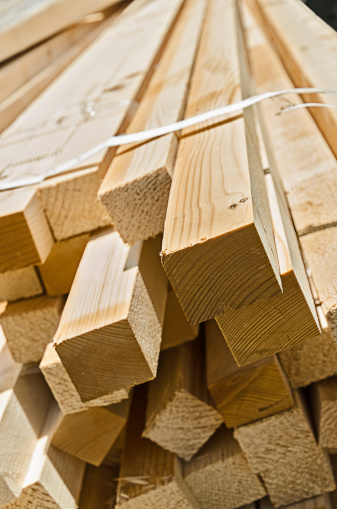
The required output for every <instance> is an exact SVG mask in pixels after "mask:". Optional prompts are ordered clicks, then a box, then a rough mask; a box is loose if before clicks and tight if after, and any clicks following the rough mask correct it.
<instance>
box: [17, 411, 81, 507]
mask: <svg viewBox="0 0 337 509" xmlns="http://www.w3.org/2000/svg"><path fill="white" fill-rule="evenodd" d="M58 413H59V409H58V406H57V403H56V402H53V404H52V405H51V408H50V411H49V414H48V416H47V419H46V421H45V423H44V426H43V429H42V431H41V435H40V438H39V440H38V441H37V444H36V447H35V449H34V451H33V454H32V456H31V461H30V463H29V467H28V470H27V473H26V476H25V478H24V480H23V484H22V491H21V494H20V496H19V497H18V499H17V500H16V505H15V507H17V508H20V509H26V508H27V507H32V508H34V509H38V508H40V507H45V508H49V507H58V508H60V509H76V508H77V501H78V498H79V494H80V489H81V485H82V480H83V475H84V468H85V463H84V462H83V461H81V460H79V459H77V458H74V457H72V456H70V455H69V454H66V453H64V452H62V451H59V450H58V449H56V448H54V447H53V446H51V445H50V439H51V436H52V433H53V430H54V427H55V426H56V423H57V416H58Z"/></svg>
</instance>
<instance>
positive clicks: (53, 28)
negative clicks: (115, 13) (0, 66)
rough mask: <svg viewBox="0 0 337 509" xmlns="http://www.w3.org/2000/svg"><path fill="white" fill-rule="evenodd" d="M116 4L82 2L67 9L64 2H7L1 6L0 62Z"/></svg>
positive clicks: (100, 0)
mask: <svg viewBox="0 0 337 509" xmlns="http://www.w3.org/2000/svg"><path fill="white" fill-rule="evenodd" d="M117 1H118V0H98V1H97V2H95V5H93V4H92V3H91V2H90V1H89V0H81V1H80V2H76V4H72V5H71V6H70V8H69V5H68V3H67V2H66V1H65V0H61V1H55V0H38V2H34V3H31V2H29V1H27V0H21V1H20V0H19V1H9V2H6V5H2V6H1V23H0V45H1V52H0V61H3V60H6V59H8V58H9V57H11V56H13V55H16V54H17V53H20V52H21V51H23V50H25V49H26V48H29V47H30V46H33V45H35V44H36V43H38V42H40V41H42V40H43V39H47V38H48V37H50V36H51V35H53V34H55V33H57V32H59V31H60V30H63V29H64V28H66V27H68V26H70V25H72V24H74V23H76V22H78V21H80V20H81V18H83V17H84V16H86V15H88V14H90V13H92V12H98V11H100V10H103V9H106V8H107V7H110V6H111V5H113V4H115V3H117Z"/></svg>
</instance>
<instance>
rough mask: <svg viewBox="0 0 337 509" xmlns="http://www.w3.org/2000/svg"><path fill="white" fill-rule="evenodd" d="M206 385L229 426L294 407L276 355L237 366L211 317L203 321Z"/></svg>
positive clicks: (235, 425) (239, 424)
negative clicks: (209, 319) (210, 319)
mask: <svg viewBox="0 0 337 509" xmlns="http://www.w3.org/2000/svg"><path fill="white" fill-rule="evenodd" d="M205 334H206V361H207V387H208V390H209V391H210V393H211V396H212V398H213V400H214V402H215V404H216V405H217V408H218V411H219V412H220V414H221V415H222V418H223V420H224V422H225V424H226V426H227V427H228V428H234V427H237V426H242V425H243V424H248V423H249V422H253V421H256V420H259V419H263V418H265V417H268V416H270V415H274V414H276V413H278V412H283V411H285V410H289V409H290V408H292V407H293V406H294V402H293V397H292V393H291V390H290V387H289V383H288V381H287V379H286V377H285V374H284V372H283V369H282V366H281V365H280V363H279V361H278V359H277V357H276V356H275V355H274V356H272V357H266V358H265V359H262V360H259V361H256V362H253V363H251V364H249V365H248V366H244V367H238V366H237V364H236V362H235V360H234V358H233V356H232V354H231V352H230V350H229V348H228V346H227V344H226V341H225V339H224V338H223V336H222V334H221V332H220V330H219V328H218V326H217V324H216V323H215V321H214V320H212V321H209V322H206V328H205Z"/></svg>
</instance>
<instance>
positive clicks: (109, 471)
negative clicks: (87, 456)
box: [78, 465, 118, 509]
mask: <svg viewBox="0 0 337 509" xmlns="http://www.w3.org/2000/svg"><path fill="white" fill-rule="evenodd" d="M117 477H118V467H107V466H105V465H102V466H100V467H94V466H92V465H87V467H86V469H85V475H84V479H83V487H82V490H81V496H80V501H79V505H78V507H79V509H93V508H97V509H99V508H102V509H110V508H112V507H114V506H115V503H116V489H117V481H116V480H115V479H117Z"/></svg>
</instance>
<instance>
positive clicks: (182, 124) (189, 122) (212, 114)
mask: <svg viewBox="0 0 337 509" xmlns="http://www.w3.org/2000/svg"><path fill="white" fill-rule="evenodd" d="M286 94H332V95H337V91H335V90H327V89H322V88H313V87H305V88H293V89H290V90H278V91H275V92H265V93H263V94H258V95H254V96H252V97H248V98H247V99H243V100H242V101H238V102H236V103H233V104H228V105H226V106H223V107H221V108H217V109H215V110H211V111H206V112H205V113H201V114H199V115H195V116H194V117H190V118H186V119H185V120H180V121H179V122H174V123H173V124H168V125H165V126H161V127H156V128H154V129H148V130H146V131H140V132H137V133H130V134H119V135H117V136H112V137H110V138H108V139H106V140H104V141H102V142H101V143H99V144H98V145H96V146H95V147H93V148H91V149H90V150H87V151H86V152H83V153H82V154H80V155H78V156H76V157H74V158H72V159H70V160H68V161H66V162H65V163H62V164H59V165H57V166H55V167H54V168H52V169H51V170H49V171H48V172H47V173H46V174H45V175H37V176H31V177H27V178H21V179H18V180H14V181H13V180H12V181H10V182H8V183H6V182H2V183H1V184H0V191H6V190H10V189H16V188H19V187H25V186H30V185H35V184H39V183H41V182H43V181H44V180H46V179H48V178H51V177H55V176H57V175H60V174H62V173H68V172H71V171H77V170H78V169H79V168H78V166H79V164H80V163H82V162H83V161H85V160H86V159H88V158H89V157H91V156H93V155H95V154H97V153H98V152H100V151H101V150H103V149H105V148H111V147H118V146H120V145H127V144H130V143H137V142H143V141H147V140H151V139H153V138H158V137H159V136H163V135H165V134H170V133H174V132H177V131H181V130H182V129H185V128H187V127H191V126H194V125H196V124H199V123H200V122H204V121H206V120H210V119H214V118H216V117H220V116H223V115H228V114H230V113H237V112H239V111H240V110H243V109H245V108H249V107H250V106H253V105H254V104H257V103H259V102H261V101H265V100H266V99H271V98H273V97H277V96H281V95H286ZM309 104H310V105H320V104H318V103H309ZM309 104H306V103H301V104H298V105H295V106H289V107H288V108H285V109H284V110H283V111H284V112H286V111H291V110H293V109H296V108H299V107H307V106H309ZM320 106H325V107H332V108H335V107H336V106H334V105H326V104H322V105H320ZM280 113H282V111H281V112H280Z"/></svg>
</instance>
